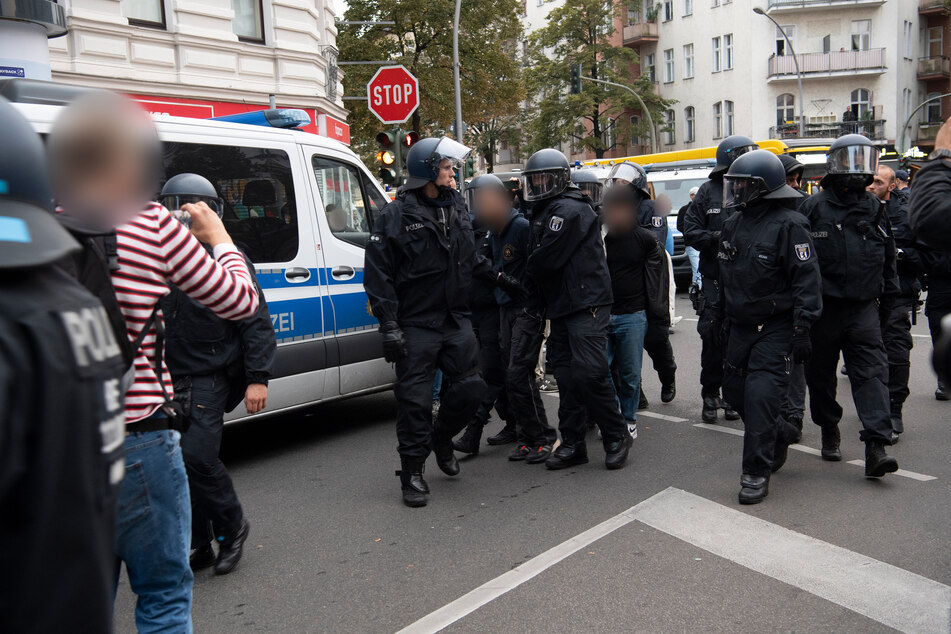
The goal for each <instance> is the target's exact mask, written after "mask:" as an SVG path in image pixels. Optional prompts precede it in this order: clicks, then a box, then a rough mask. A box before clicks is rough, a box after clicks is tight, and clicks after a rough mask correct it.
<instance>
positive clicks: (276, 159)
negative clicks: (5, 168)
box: [0, 80, 394, 422]
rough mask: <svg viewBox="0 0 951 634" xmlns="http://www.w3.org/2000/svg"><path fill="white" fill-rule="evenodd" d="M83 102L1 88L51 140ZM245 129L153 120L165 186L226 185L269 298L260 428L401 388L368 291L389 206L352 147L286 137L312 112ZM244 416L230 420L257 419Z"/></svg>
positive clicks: (34, 87)
mask: <svg viewBox="0 0 951 634" xmlns="http://www.w3.org/2000/svg"><path fill="white" fill-rule="evenodd" d="M83 90H85V89H80V88H76V87H73V86H67V85H63V84H56V83H52V82H33V81H29V80H0V95H3V96H4V97H6V98H7V99H8V100H10V101H11V102H13V104H14V106H15V107H16V108H17V109H18V110H20V112H22V113H23V115H24V116H26V118H27V119H28V120H29V121H30V122H31V123H32V124H33V126H34V127H35V129H36V130H37V132H39V133H40V134H43V135H45V134H47V133H49V131H50V129H51V128H52V126H53V122H54V121H55V120H56V117H57V115H58V114H59V113H60V112H61V111H62V109H63V107H64V104H65V103H68V102H69V101H70V100H71V99H73V98H75V96H76V95H77V94H78V93H79V92H81V91H83ZM240 117H243V118H244V119H243V120H252V121H255V122H256V123H257V125H253V124H248V123H235V122H233V121H222V120H211V119H187V118H180V117H165V116H159V115H153V119H154V121H155V125H156V127H157V128H158V133H159V137H160V139H161V141H162V145H163V161H164V170H165V177H166V178H170V177H172V176H174V175H176V174H180V173H183V172H194V173H196V174H201V175H202V176H204V177H205V178H207V179H208V180H210V181H211V182H212V183H214V185H215V187H216V189H217V190H218V194H219V195H220V196H221V198H222V199H223V201H224V217H223V220H224V224H225V227H226V228H227V229H228V232H229V233H230V234H231V236H232V238H233V239H234V241H235V244H237V245H238V246H239V247H241V248H242V249H243V250H244V252H245V253H246V254H247V255H248V257H249V258H250V259H251V261H252V262H253V264H254V267H255V271H256V273H257V278H258V282H259V283H260V285H261V287H262V289H263V290H264V296H265V299H266V300H267V304H268V310H269V311H270V313H271V321H272V323H273V325H274V331H275V333H276V334H277V343H278V349H277V361H276V365H275V371H274V378H273V380H272V381H271V384H270V389H269V391H268V406H267V409H266V410H265V411H264V412H262V413H261V414H258V415H257V416H259V417H260V416H267V415H272V414H277V413H286V412H288V411H291V410H294V409H297V408H302V407H307V406H310V405H313V404H315V403H320V402H323V401H329V400H335V399H340V398H346V397H351V396H357V395H360V394H366V393H370V392H375V391H380V390H385V389H388V388H390V387H391V386H392V384H393V381H394V372H393V369H392V367H391V365H390V364H388V363H386V362H385V361H384V360H383V351H382V345H381V340H380V335H379V333H378V332H377V327H378V322H377V320H376V318H374V317H373V315H372V313H371V311H370V304H369V301H368V299H367V294H366V291H365V290H364V288H363V262H364V248H365V246H366V243H367V240H368V238H369V236H370V227H371V226H372V225H373V221H374V219H375V218H376V217H377V216H378V215H379V213H380V212H381V211H382V209H383V207H384V205H386V204H387V203H388V202H389V198H388V197H387V196H386V194H385V192H384V190H383V188H382V187H381V186H380V184H379V183H378V182H377V180H376V179H375V178H374V177H373V176H372V175H371V174H370V172H369V171H368V170H367V168H366V166H365V165H363V163H362V162H361V161H360V159H359V157H357V155H356V154H354V153H353V151H351V150H350V148H348V147H347V146H346V145H343V144H342V143H339V142H336V141H333V140H330V139H327V138H325V137H321V136H317V135H315V134H311V133H309V132H303V131H298V130H294V129H289V128H282V127H274V126H295V125H296V126H299V125H301V123H305V122H309V118H308V117H307V114H306V113H304V112H303V111H294V110H277V111H274V110H271V111H260V113H256V115H255V116H251V117H249V116H247V115H240ZM301 117H303V119H301ZM227 118H228V117H224V118H223V119H227ZM243 410H244V408H243V407H238V409H236V410H235V411H234V412H232V413H231V414H230V415H229V416H228V417H227V419H226V420H228V421H229V422H230V421H234V420H239V419H246V418H249V417H248V416H247V415H244V414H243Z"/></svg>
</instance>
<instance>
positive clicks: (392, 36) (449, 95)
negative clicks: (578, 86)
mask: <svg viewBox="0 0 951 634" xmlns="http://www.w3.org/2000/svg"><path fill="white" fill-rule="evenodd" d="M454 10H455V4H454V2H453V0H432V1H426V2H415V1H411V0H351V1H350V2H349V7H348V9H347V11H346V13H345V19H346V20H362V21H394V22H396V24H395V25H393V26H380V25H377V26H369V27H368V26H344V27H341V30H340V33H339V35H338V37H337V44H338V46H339V48H340V59H341V60H344V61H364V60H368V61H373V60H392V62H393V63H394V64H403V65H404V66H406V68H408V69H409V71H410V72H411V73H413V74H414V75H416V77H417V78H418V79H419V91H420V106H419V109H418V110H417V111H416V113H415V114H414V115H413V117H412V119H411V120H410V121H409V122H407V124H405V125H404V127H405V128H407V129H413V130H415V131H416V132H419V133H420V134H421V135H423V136H425V135H427V134H438V133H443V132H444V131H445V130H447V129H449V126H450V124H451V123H452V122H453V120H454V119H455V101H454V89H453V80H452V24H453V13H454ZM520 10H521V4H520V3H519V0H465V1H464V2H463V4H462V13H461V15H460V34H459V60H460V64H461V68H460V77H461V87H462V113H463V118H464V119H465V121H466V122H467V123H468V124H470V125H474V124H478V123H481V122H485V121H490V120H492V119H495V118H498V117H504V116H506V115H507V114H510V113H512V112H517V111H518V108H519V102H520V101H521V100H522V99H524V95H525V87H524V83H523V80H522V69H521V65H520V64H519V61H518V59H517V58H516V55H515V46H514V43H515V42H517V41H518V40H519V38H520V37H521V30H522V27H521V23H520V21H519V11H520ZM378 67H379V66H378V65H359V66H345V67H344V69H345V70H346V75H345V77H344V88H345V91H344V94H345V95H347V96H362V95H364V94H366V89H365V86H366V84H367V82H368V81H369V80H370V77H372V75H373V73H374V72H376V69H377V68H378ZM347 104H348V106H349V107H350V108H351V113H350V116H349V118H348V119H349V122H350V125H351V134H352V136H353V138H354V148H355V150H356V151H358V152H360V153H361V154H362V155H363V156H364V157H365V158H367V157H369V156H370V155H372V153H373V150H374V144H373V139H374V137H375V136H376V133H377V132H379V131H380V129H381V127H382V125H381V124H380V122H379V120H378V119H377V118H376V117H374V116H373V114H371V113H370V112H369V110H367V107H366V103H365V102H360V101H348V102H347Z"/></svg>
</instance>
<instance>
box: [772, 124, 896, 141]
mask: <svg viewBox="0 0 951 634" xmlns="http://www.w3.org/2000/svg"><path fill="white" fill-rule="evenodd" d="M843 134H863V135H865V136H867V137H868V138H870V139H872V140H873V141H884V140H885V120H884V119H865V120H863V121H829V122H823V123H806V125H805V136H806V138H809V139H819V138H830V137H831V138H838V137H840V136H842V135H843ZM769 138H771V139H798V138H799V123H798V122H791V123H784V124H782V125H778V126H773V127H771V128H770V129H769Z"/></svg>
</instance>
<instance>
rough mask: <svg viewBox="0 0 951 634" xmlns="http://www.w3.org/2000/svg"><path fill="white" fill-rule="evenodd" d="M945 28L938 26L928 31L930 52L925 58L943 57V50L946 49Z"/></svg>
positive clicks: (926, 53) (928, 51)
mask: <svg viewBox="0 0 951 634" xmlns="http://www.w3.org/2000/svg"><path fill="white" fill-rule="evenodd" d="M943 31H944V29H943V27H940V26H936V27H931V28H930V29H928V40H927V45H928V50H927V51H926V52H925V57H941V54H942V52H941V49H942V48H944V36H943Z"/></svg>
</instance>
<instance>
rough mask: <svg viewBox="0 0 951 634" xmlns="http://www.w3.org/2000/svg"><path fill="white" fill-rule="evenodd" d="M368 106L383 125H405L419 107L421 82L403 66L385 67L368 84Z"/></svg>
mask: <svg viewBox="0 0 951 634" xmlns="http://www.w3.org/2000/svg"><path fill="white" fill-rule="evenodd" d="M367 104H368V105H369V108H370V112H372V113H373V114H375V115H376V116H377V118H378V119H379V120H380V121H382V122H383V123H385V124H387V125H388V124H391V123H403V122H404V121H406V120H407V119H409V118H410V115H412V114H413V113H414V112H415V111H416V108H418V107H419V82H418V81H417V80H416V78H415V77H413V74H412V73H410V72H409V71H408V70H406V68H405V67H403V66H384V67H382V68H381V69H380V70H378V71H376V74H375V75H373V78H372V79H371V80H370V82H369V83H368V84H367Z"/></svg>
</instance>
